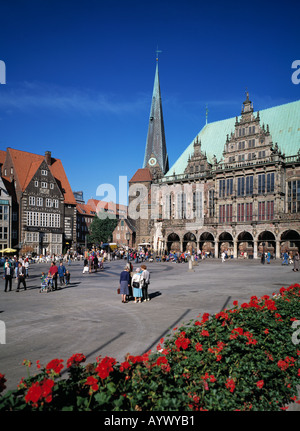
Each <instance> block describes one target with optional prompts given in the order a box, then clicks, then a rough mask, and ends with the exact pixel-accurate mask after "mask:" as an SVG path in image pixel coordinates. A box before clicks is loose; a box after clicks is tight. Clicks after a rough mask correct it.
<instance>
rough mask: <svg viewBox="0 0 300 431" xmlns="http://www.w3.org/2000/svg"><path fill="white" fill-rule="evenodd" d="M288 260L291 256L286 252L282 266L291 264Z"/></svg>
mask: <svg viewBox="0 0 300 431" xmlns="http://www.w3.org/2000/svg"><path fill="white" fill-rule="evenodd" d="M288 258H289V255H288V253H287V252H286V251H285V252H284V253H283V261H282V264H281V265H288V264H289V262H288Z"/></svg>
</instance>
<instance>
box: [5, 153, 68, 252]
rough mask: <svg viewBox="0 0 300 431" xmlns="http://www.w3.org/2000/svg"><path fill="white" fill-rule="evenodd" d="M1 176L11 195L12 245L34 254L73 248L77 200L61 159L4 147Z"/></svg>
mask: <svg viewBox="0 0 300 431" xmlns="http://www.w3.org/2000/svg"><path fill="white" fill-rule="evenodd" d="M2 177H3V178H4V180H5V181H6V182H7V183H8V184H9V185H10V188H11V195H12V215H13V218H12V246H13V248H16V249H18V250H20V249H23V250H24V249H26V250H27V251H28V250H31V251H33V252H35V253H37V254H51V255H52V254H61V253H62V252H63V250H64V249H68V248H71V247H73V246H74V248H75V247H76V201H75V198H74V195H73V192H72V190H71V187H70V184H69V182H68V179H67V176H66V174H65V171H64V168H63V165H62V163H61V160H59V159H55V158H53V157H51V152H49V151H46V152H45V156H42V155H38V154H32V153H28V152H25V151H20V150H15V149H12V148H7V150H6V152H5V158H4V160H3V165H2Z"/></svg>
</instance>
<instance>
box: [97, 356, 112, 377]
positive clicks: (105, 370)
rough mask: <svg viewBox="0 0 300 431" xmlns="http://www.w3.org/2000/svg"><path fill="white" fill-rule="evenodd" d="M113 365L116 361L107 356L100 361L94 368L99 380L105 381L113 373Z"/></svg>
mask: <svg viewBox="0 0 300 431" xmlns="http://www.w3.org/2000/svg"><path fill="white" fill-rule="evenodd" d="M115 364H116V360H115V359H114V358H109V357H108V356H106V357H105V358H103V359H102V360H101V362H99V364H98V365H97V367H96V368H95V371H96V373H97V374H98V376H99V377H100V378H101V379H106V378H107V377H108V376H109V374H110V373H111V372H112V371H113V366H114V365H115Z"/></svg>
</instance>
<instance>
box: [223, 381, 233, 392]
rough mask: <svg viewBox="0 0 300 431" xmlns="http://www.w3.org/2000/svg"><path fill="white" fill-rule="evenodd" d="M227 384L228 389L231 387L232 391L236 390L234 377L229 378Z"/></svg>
mask: <svg viewBox="0 0 300 431" xmlns="http://www.w3.org/2000/svg"><path fill="white" fill-rule="evenodd" d="M225 386H226V388H227V389H229V391H230V392H234V390H235V383H234V380H233V379H227V380H226V383H225Z"/></svg>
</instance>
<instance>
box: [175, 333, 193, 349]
mask: <svg viewBox="0 0 300 431" xmlns="http://www.w3.org/2000/svg"><path fill="white" fill-rule="evenodd" d="M181 334H184V335H185V332H182V333H181ZM190 343H191V341H190V339H189V338H185V337H184V336H181V335H180V336H179V337H178V338H177V340H176V341H175V345H176V347H178V349H180V348H182V349H183V350H186V349H187V348H188V347H189V344H190Z"/></svg>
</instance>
